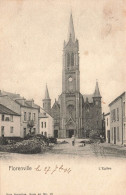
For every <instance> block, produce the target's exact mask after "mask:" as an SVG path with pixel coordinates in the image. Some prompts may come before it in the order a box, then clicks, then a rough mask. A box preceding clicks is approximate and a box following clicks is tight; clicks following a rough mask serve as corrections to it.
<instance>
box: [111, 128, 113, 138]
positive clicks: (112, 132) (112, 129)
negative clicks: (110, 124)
mask: <svg viewBox="0 0 126 195" xmlns="http://www.w3.org/2000/svg"><path fill="white" fill-rule="evenodd" d="M111 133H112V134H111V136H112V140H113V128H112V131H111Z"/></svg>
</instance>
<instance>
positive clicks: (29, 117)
mask: <svg viewBox="0 0 126 195" xmlns="http://www.w3.org/2000/svg"><path fill="white" fill-rule="evenodd" d="M28 119H29V121H30V120H31V112H29V116H28Z"/></svg>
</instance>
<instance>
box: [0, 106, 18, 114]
mask: <svg viewBox="0 0 126 195" xmlns="http://www.w3.org/2000/svg"><path fill="white" fill-rule="evenodd" d="M0 114H7V115H14V116H20V115H19V114H17V113H16V112H14V111H12V110H10V109H9V108H7V107H5V106H3V105H2V104H0Z"/></svg>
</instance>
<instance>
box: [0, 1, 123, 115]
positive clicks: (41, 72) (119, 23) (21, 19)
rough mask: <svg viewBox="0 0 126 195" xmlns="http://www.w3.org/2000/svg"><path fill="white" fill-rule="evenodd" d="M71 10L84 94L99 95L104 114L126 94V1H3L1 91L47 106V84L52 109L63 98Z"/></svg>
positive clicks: (0, 40)
mask: <svg viewBox="0 0 126 195" xmlns="http://www.w3.org/2000/svg"><path fill="white" fill-rule="evenodd" d="M71 11H72V15H73V21H74V29H75V37H76V38H77V39H78V40H79V55H80V92H81V93H82V94H91V93H93V92H94V89H95V83H96V79H97V80H98V82H99V88H100V92H101V95H102V101H103V102H104V104H103V112H108V111H109V108H108V104H109V103H110V102H111V101H112V100H113V99H115V98H116V97H117V96H119V95H120V94H121V93H123V92H124V91H126V76H125V75H126V68H125V65H126V1H124V0H116V1H115V0H70V1H69V0H64V1H60V0H35V1H34V0H1V1H0V13H1V14H0V70H1V71H0V78H1V82H0V89H1V90H5V91H8V92H12V93H20V94H21V96H24V97H25V98H26V99H31V98H33V99H34V100H35V103H37V104H39V105H40V106H41V105H42V99H43V98H44V94H45V86H46V83H47V85H48V90H49V94H50V98H51V99H52V104H53V102H54V100H55V98H58V95H60V94H61V93H62V54H63V42H64V40H67V35H68V25H69V19H70V13H71Z"/></svg>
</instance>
